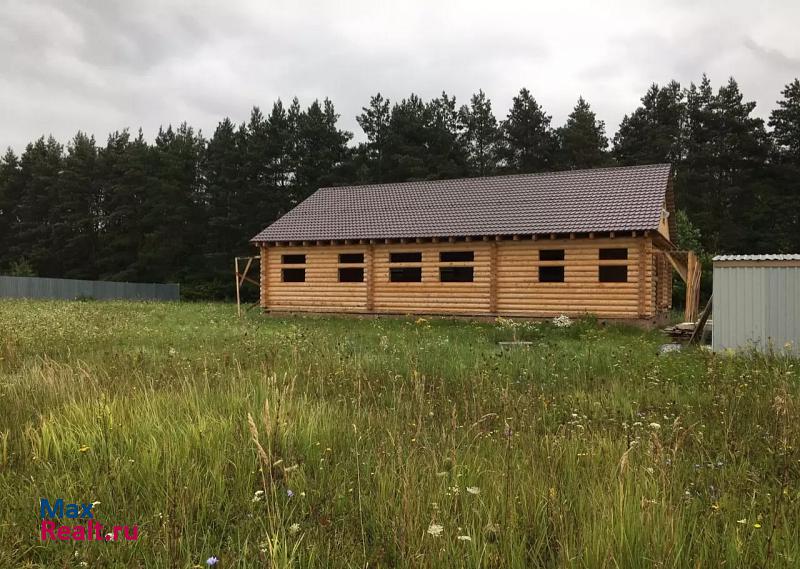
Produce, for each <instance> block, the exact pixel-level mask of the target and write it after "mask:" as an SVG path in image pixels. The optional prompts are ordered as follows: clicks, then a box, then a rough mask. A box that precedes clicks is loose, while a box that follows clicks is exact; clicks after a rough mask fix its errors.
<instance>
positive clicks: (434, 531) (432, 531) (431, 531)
mask: <svg viewBox="0 0 800 569" xmlns="http://www.w3.org/2000/svg"><path fill="white" fill-rule="evenodd" d="M443 531H444V527H442V526H440V525H439V524H431V525H429V526H428V535H432V536H433V537H439V536H440V535H442V532H443Z"/></svg>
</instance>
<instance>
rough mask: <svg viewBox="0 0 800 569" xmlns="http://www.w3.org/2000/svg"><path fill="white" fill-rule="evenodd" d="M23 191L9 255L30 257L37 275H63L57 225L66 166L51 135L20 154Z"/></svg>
mask: <svg viewBox="0 0 800 569" xmlns="http://www.w3.org/2000/svg"><path fill="white" fill-rule="evenodd" d="M20 168H21V170H20V184H21V192H20V196H19V201H18V203H17V206H16V208H15V210H16V218H17V220H16V221H17V223H16V225H15V229H14V230H13V232H12V237H11V239H10V245H9V248H8V251H9V253H8V255H9V257H10V258H12V259H16V260H19V259H23V258H24V259H27V260H28V261H29V262H30V264H31V266H32V267H33V270H34V271H35V272H36V274H37V275H39V276H42V277H59V276H62V275H63V274H64V267H63V265H62V262H61V261H62V259H61V254H60V253H61V250H60V249H61V243H59V242H58V240H57V239H56V238H55V232H54V227H55V225H56V223H58V221H59V219H60V215H61V214H60V211H59V204H58V187H59V184H60V180H59V178H60V175H61V172H62V168H63V147H62V146H61V144H59V143H58V142H57V141H56V140H55V139H54V138H53V137H52V136H51V137H49V138H48V139H47V140H45V139H44V137H42V138H39V139H38V140H37V141H36V142H33V143H31V144H29V145H28V146H27V148H26V149H25V152H23V153H22V156H21V157H20Z"/></svg>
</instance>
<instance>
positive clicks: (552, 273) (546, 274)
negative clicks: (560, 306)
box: [539, 267, 564, 283]
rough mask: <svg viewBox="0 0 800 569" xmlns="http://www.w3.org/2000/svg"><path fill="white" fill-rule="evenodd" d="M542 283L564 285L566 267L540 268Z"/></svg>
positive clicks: (540, 280)
mask: <svg viewBox="0 0 800 569" xmlns="http://www.w3.org/2000/svg"><path fill="white" fill-rule="evenodd" d="M539 282H540V283H563V282H564V267H539Z"/></svg>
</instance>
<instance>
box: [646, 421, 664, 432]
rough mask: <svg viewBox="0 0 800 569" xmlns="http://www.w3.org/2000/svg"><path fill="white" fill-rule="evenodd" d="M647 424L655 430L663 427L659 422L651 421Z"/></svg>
mask: <svg viewBox="0 0 800 569" xmlns="http://www.w3.org/2000/svg"><path fill="white" fill-rule="evenodd" d="M647 426H648V427H650V428H651V429H653V430H654V431H657V430H659V429H660V428H661V425H659V424H658V423H650V424H649V425H647Z"/></svg>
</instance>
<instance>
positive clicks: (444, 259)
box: [439, 251, 475, 263]
mask: <svg viewBox="0 0 800 569" xmlns="http://www.w3.org/2000/svg"><path fill="white" fill-rule="evenodd" d="M439 262H440V263H474V262H475V251H439Z"/></svg>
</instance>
